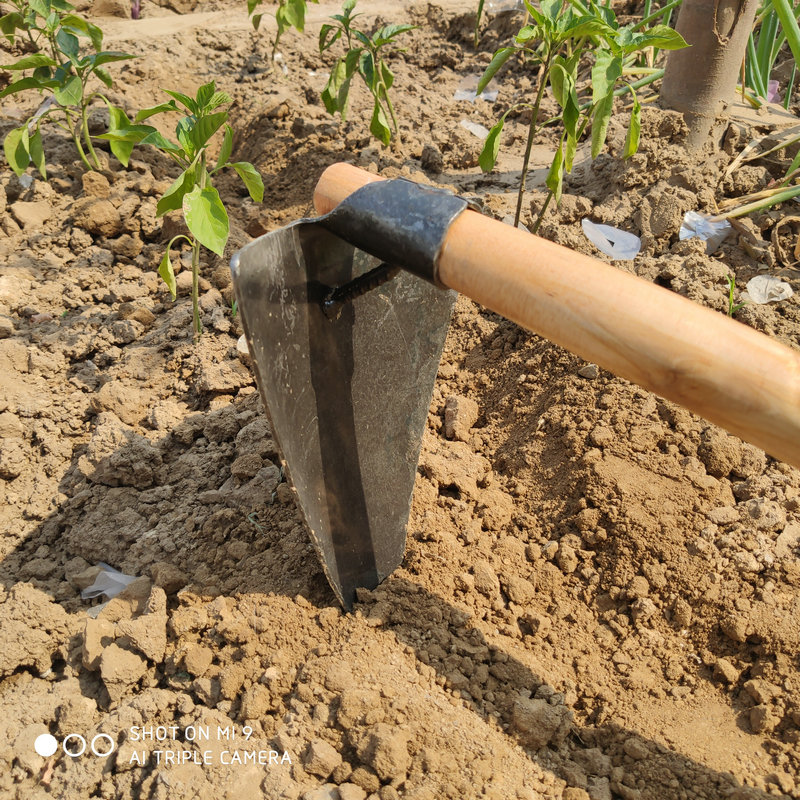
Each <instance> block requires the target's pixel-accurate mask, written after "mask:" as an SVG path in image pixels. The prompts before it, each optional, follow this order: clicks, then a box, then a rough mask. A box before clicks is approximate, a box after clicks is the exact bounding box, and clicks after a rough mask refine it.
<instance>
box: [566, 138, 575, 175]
mask: <svg viewBox="0 0 800 800" xmlns="http://www.w3.org/2000/svg"><path fill="white" fill-rule="evenodd" d="M565 144H566V146H565V147H564V170H565V171H566V172H572V163H573V162H574V161H575V153H576V152H577V151H578V140H577V139H576V138H575V137H574V136H573V135H571V134H569V133H568V134H567V136H566V142H565Z"/></svg>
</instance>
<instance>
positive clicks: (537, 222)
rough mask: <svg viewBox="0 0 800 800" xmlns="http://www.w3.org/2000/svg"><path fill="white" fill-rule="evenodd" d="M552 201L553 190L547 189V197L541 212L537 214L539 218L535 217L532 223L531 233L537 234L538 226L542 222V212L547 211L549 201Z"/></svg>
mask: <svg viewBox="0 0 800 800" xmlns="http://www.w3.org/2000/svg"><path fill="white" fill-rule="evenodd" d="M552 199H553V190H552V189H549V190H548V192H547V197H546V198H545V201H544V205H543V206H542V210H541V211H540V212H539V216H538V217H536V222H534V223H533V229H532V230H531V233H534V234H535V233H538V232H539V226H540V225H541V224H542V220H543V219H544V212H545V211H547V206H549V205H550V201H551V200H552Z"/></svg>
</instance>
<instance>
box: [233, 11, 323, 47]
mask: <svg viewBox="0 0 800 800" xmlns="http://www.w3.org/2000/svg"><path fill="white" fill-rule="evenodd" d="M318 1H319V0H311V2H312V3H317V2H318ZM261 3H262V0H247V13H248V14H249V16H250V22H252V23H253V28H255V30H258V27H259V25H261V18H262V17H263V16H264V15H263V14H255V13H254V12H255V10H256V9H257V8H258V7H259V6H260V5H261ZM307 10H308V3H307V2H306V0H278V8H277V9H276V10H275V22H276V23H277V25H278V31H277V33H276V34H275V39H274V40H273V42H272V58H271V60H272V62H274V61H275V55H276V54H277V52H278V42H280V40H281V36H283V34H284V33H286V31H288V30H289V28H295V29H296V30H297V31H298V32H300V33H302V32H303V30H304V29H305V26H306V11H307Z"/></svg>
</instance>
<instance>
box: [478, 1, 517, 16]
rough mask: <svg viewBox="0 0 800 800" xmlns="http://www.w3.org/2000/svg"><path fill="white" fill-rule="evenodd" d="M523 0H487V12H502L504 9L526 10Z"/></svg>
mask: <svg viewBox="0 0 800 800" xmlns="http://www.w3.org/2000/svg"><path fill="white" fill-rule="evenodd" d="M524 10H525V3H524V2H523V0H486V13H487V14H501V13H502V12H503V11H524Z"/></svg>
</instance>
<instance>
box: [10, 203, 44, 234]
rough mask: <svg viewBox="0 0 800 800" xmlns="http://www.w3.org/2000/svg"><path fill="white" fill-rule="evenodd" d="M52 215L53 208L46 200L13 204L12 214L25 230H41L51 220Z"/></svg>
mask: <svg viewBox="0 0 800 800" xmlns="http://www.w3.org/2000/svg"><path fill="white" fill-rule="evenodd" d="M52 213H53V209H52V206H51V205H50V203H48V202H47V201H46V200H36V201H34V202H32V203H26V202H23V201H21V200H20V201H18V202H16V203H12V204H11V214H12V216H13V217H14V219H15V220H16V221H17V222H18V223H19V224H20V225H21V226H22V228H23V230H31V229H32V230H37V229H39V228H41V227H42V225H44V223H45V222H47V220H48V219H50V217H51V215H52Z"/></svg>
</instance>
